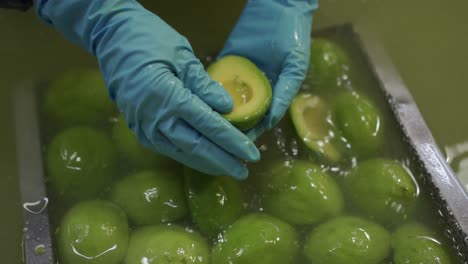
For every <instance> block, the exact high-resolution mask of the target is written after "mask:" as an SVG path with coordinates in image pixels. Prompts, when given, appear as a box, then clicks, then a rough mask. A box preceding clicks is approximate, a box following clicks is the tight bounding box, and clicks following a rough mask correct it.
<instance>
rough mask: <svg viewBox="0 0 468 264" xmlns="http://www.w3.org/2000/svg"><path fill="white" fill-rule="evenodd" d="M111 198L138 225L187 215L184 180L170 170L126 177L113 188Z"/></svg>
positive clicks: (177, 218) (171, 219)
mask: <svg viewBox="0 0 468 264" xmlns="http://www.w3.org/2000/svg"><path fill="white" fill-rule="evenodd" d="M110 199H111V200H112V201H113V202H114V203H116V204H117V205H118V206H120V207H121V208H122V209H123V210H124V211H125V212H126V213H127V214H128V217H129V219H130V220H131V221H132V222H133V223H134V224H136V225H150V224H159V223H166V222H173V221H176V220H179V219H181V218H183V217H185V216H186V215H187V214H188V208H187V205H186V201H185V196H184V185H183V179H182V177H181V175H178V174H177V173H175V172H173V171H170V170H157V171H156V170H154V171H141V172H138V173H135V174H133V175H130V176H127V177H126V178H124V179H122V180H120V181H119V182H117V183H116V184H115V185H114V186H113V187H112V190H111V193H110Z"/></svg>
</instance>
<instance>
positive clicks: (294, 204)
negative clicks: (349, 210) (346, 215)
mask: <svg viewBox="0 0 468 264" xmlns="http://www.w3.org/2000/svg"><path fill="white" fill-rule="evenodd" d="M260 189H261V195H262V205H263V206H264V208H265V211H266V212H269V213H271V214H272V215H274V216H276V217H278V218H280V219H283V220H285V221H287V222H289V223H291V224H297V225H307V224H316V223H319V222H321V221H323V220H325V219H327V218H330V217H334V216H337V215H339V214H340V213H341V212H342V210H343V207H344V200H343V195H342V193H341V190H340V188H339V187H338V184H337V183H336V182H335V180H334V179H333V178H332V177H331V176H330V175H329V174H328V173H326V172H324V171H323V170H322V169H321V168H320V167H319V166H318V165H315V164H313V163H311V162H308V161H303V160H296V161H294V162H287V163H283V162H278V163H276V164H275V165H273V167H272V169H271V170H269V171H268V174H267V175H264V177H262V181H261V184H260Z"/></svg>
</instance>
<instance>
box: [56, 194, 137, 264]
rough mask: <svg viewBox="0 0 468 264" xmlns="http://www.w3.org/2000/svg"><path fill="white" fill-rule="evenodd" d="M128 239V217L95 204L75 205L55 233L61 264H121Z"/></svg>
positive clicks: (114, 208)
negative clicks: (56, 234) (56, 233)
mask: <svg viewBox="0 0 468 264" xmlns="http://www.w3.org/2000/svg"><path fill="white" fill-rule="evenodd" d="M128 238H129V231H128V223H127V216H126V215H125V213H124V212H123V211H122V209H120V208H119V207H118V206H116V205H115V204H113V203H110V202H107V201H97V200H93V201H85V202H81V203H78V204H76V205H75V206H74V207H72V208H71V209H70V210H69V211H68V212H67V213H66V215H65V216H64V218H63V219H62V221H61V224H60V226H59V229H58V239H57V240H58V241H57V246H58V251H59V255H60V260H61V262H60V263H65V264H68V263H70V264H120V263H121V261H122V260H123V258H124V257H125V252H126V251H127V245H128Z"/></svg>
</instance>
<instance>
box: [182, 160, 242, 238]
mask: <svg viewBox="0 0 468 264" xmlns="http://www.w3.org/2000/svg"><path fill="white" fill-rule="evenodd" d="M184 174H185V196H186V198H187V203H188V207H189V208H190V212H191V215H192V219H193V220H194V221H195V223H196V224H197V227H198V228H199V229H200V231H201V232H202V233H204V234H206V235H208V236H215V235H217V234H218V233H220V232H221V231H223V230H225V229H226V228H227V227H229V225H231V224H232V223H234V221H236V220H237V219H238V218H239V216H240V215H241V213H242V211H243V203H244V199H243V194H242V190H241V187H240V185H239V183H238V182H237V181H235V180H234V179H233V178H231V177H228V176H211V175H206V174H203V173H200V172H198V171H195V170H192V169H188V168H186V169H185V171H184Z"/></svg>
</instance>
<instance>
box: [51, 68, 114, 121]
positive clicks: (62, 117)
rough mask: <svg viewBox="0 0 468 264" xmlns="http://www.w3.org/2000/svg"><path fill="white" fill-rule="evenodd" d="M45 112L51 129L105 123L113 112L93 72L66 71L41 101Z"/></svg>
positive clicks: (104, 91) (53, 83)
mask: <svg viewBox="0 0 468 264" xmlns="http://www.w3.org/2000/svg"><path fill="white" fill-rule="evenodd" d="M44 112H45V114H46V117H47V120H48V122H50V124H51V125H52V126H53V127H56V128H63V127H70V126H77V125H89V126H95V125H100V124H103V123H106V122H108V121H109V120H110V118H111V117H112V116H113V115H114V114H115V112H116V108H115V105H114V103H113V102H112V100H111V99H110V97H109V94H108V92H107V89H106V85H105V83H104V79H103V78H102V76H101V73H100V72H99V71H98V70H97V69H96V70H93V69H79V70H71V71H67V72H65V73H63V74H61V75H60V76H58V77H57V78H56V79H54V80H53V81H52V82H50V85H49V87H48V89H47V91H46V94H45V97H44Z"/></svg>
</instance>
